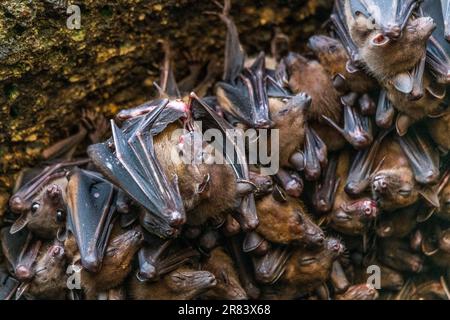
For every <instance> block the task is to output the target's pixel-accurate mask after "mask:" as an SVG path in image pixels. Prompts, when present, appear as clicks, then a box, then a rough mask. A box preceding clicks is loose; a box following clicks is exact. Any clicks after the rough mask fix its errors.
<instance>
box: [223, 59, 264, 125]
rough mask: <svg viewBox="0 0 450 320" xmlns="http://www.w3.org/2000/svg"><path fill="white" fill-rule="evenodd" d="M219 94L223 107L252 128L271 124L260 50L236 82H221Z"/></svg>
mask: <svg viewBox="0 0 450 320" xmlns="http://www.w3.org/2000/svg"><path fill="white" fill-rule="evenodd" d="M218 86H219V88H220V89H221V90H219V93H218V94H219V95H221V96H222V97H223V99H224V100H226V101H227V103H226V105H223V107H224V108H225V109H226V111H227V112H229V113H230V114H231V115H233V116H235V117H236V118H238V119H239V120H240V121H242V122H244V123H245V124H247V125H248V126H250V127H252V128H267V127H270V126H271V121H270V116H269V100H268V94H267V77H266V66H265V55H264V53H263V52H262V53H261V54H260V55H259V56H258V58H257V59H256V60H255V62H254V63H253V65H252V66H251V67H250V68H245V69H244V70H243V72H242V73H241V74H240V76H239V78H238V80H237V81H236V84H230V83H224V82H221V83H219V84H218Z"/></svg>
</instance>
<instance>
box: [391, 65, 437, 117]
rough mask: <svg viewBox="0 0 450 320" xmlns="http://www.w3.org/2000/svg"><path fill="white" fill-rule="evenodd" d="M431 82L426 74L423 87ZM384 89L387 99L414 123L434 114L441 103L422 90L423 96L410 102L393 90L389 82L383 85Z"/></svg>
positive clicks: (403, 95) (405, 96) (406, 97)
mask: <svg viewBox="0 0 450 320" xmlns="http://www.w3.org/2000/svg"><path fill="white" fill-rule="evenodd" d="M431 81H432V80H431V79H430V76H429V75H427V74H426V75H425V76H424V87H425V88H427V87H428V86H429V85H430V82H431ZM385 88H386V89H387V97H388V99H389V100H390V101H391V102H392V104H393V105H394V106H395V108H396V109H397V110H399V111H400V112H402V113H404V114H406V115H408V116H409V117H410V118H411V119H412V120H413V121H414V122H416V121H419V120H421V119H423V118H425V117H427V116H428V115H431V114H434V113H435V112H436V110H438V109H439V106H440V104H441V103H442V100H441V99H438V98H436V97H434V96H433V95H431V94H430V93H429V92H428V91H427V90H424V96H423V97H422V98H421V99H419V100H416V101H411V100H410V99H408V96H407V95H405V94H403V93H401V92H399V91H398V90H397V89H395V88H394V86H393V85H392V84H391V83H390V82H387V83H385Z"/></svg>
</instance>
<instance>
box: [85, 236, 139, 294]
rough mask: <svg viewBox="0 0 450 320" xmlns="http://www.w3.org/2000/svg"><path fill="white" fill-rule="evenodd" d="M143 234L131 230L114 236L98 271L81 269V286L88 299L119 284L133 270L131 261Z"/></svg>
mask: <svg viewBox="0 0 450 320" xmlns="http://www.w3.org/2000/svg"><path fill="white" fill-rule="evenodd" d="M141 242H142V234H141V233H140V232H139V231H135V230H130V231H126V232H124V233H121V234H118V235H116V236H114V235H113V236H112V237H111V239H110V241H109V243H108V247H107V248H106V253H105V256H104V258H103V263H102V268H101V269H100V271H99V272H98V273H89V272H88V271H86V270H84V269H83V270H82V271H81V286H82V287H83V289H84V292H85V294H86V297H87V299H95V297H96V295H97V293H99V292H103V291H107V290H109V289H112V288H115V287H117V286H119V285H120V284H121V283H122V282H123V281H124V280H125V278H126V277H127V276H128V274H129V273H130V271H131V261H132V259H133V257H134V255H135V253H136V252H137V250H138V249H139V248H140V244H141Z"/></svg>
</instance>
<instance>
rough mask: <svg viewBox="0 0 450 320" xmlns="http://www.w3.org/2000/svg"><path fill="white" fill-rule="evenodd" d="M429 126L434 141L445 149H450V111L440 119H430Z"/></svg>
mask: <svg viewBox="0 0 450 320" xmlns="http://www.w3.org/2000/svg"><path fill="white" fill-rule="evenodd" d="M427 126H428V131H429V132H430V134H431V137H432V138H433V140H434V142H436V143H437V144H438V145H439V146H440V147H441V148H442V149H444V150H445V151H450V134H449V132H450V112H447V113H446V114H445V115H444V116H442V117H440V118H438V119H428V120H427Z"/></svg>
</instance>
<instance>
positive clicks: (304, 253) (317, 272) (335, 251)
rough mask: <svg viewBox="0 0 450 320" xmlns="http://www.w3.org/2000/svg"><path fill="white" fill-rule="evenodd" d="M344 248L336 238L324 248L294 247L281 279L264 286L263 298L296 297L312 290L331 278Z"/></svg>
mask: <svg viewBox="0 0 450 320" xmlns="http://www.w3.org/2000/svg"><path fill="white" fill-rule="evenodd" d="M331 243H333V247H332V248H331V247H330V245H331ZM334 243H338V244H339V245H338V246H340V247H334ZM343 250H344V248H343V247H342V245H341V244H340V242H339V241H337V240H334V239H333V240H331V241H330V240H328V241H327V243H326V245H325V246H324V247H323V248H320V249H319V250H316V251H311V250H308V249H301V248H296V249H294V252H293V254H292V256H291V257H290V258H289V260H288V261H287V263H286V269H285V272H284V273H283V275H282V276H281V278H280V280H279V281H278V282H277V283H276V284H275V285H273V286H271V287H266V288H264V293H263V298H264V299H295V298H298V297H300V296H301V295H305V294H307V293H310V292H312V291H313V290H315V289H317V288H318V287H319V286H320V285H322V284H323V283H324V282H326V281H327V280H328V279H329V278H330V274H331V270H332V265H333V262H334V261H335V260H336V259H337V258H338V257H339V255H340V254H342V251H343ZM309 258H313V260H309ZM305 259H308V260H309V262H306V260H305Z"/></svg>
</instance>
